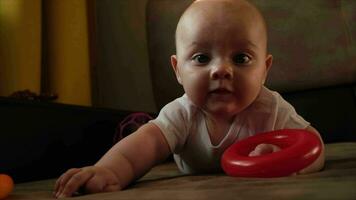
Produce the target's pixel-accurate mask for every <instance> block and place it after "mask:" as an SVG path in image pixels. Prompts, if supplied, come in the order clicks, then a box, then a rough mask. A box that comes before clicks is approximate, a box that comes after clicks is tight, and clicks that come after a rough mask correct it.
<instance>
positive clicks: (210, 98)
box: [55, 0, 324, 198]
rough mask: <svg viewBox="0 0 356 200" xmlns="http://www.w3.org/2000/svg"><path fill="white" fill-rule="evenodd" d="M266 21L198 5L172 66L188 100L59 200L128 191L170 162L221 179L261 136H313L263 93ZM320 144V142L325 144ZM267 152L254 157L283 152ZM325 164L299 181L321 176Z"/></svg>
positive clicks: (238, 1) (232, 1)
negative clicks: (237, 154)
mask: <svg viewBox="0 0 356 200" xmlns="http://www.w3.org/2000/svg"><path fill="white" fill-rule="evenodd" d="M266 32H267V31H266V25H265V22H264V19H263V17H262V15H261V14H260V12H259V11H258V10H257V9H256V7H254V6H253V5H252V4H250V3H249V2H247V1H245V0H197V1H195V2H193V3H192V4H191V5H190V7H189V8H188V9H187V10H186V11H185V12H184V14H183V15H182V16H181V18H180V20H179V22H178V25H177V30H176V55H172V57H171V64H172V67H173V69H174V72H175V74H176V77H177V80H178V82H179V83H180V84H181V85H182V86H183V88H184V91H185V94H184V95H183V96H182V97H180V98H178V99H176V100H174V101H172V102H171V103H169V104H167V105H166V106H165V107H164V108H163V109H162V110H161V112H160V113H159V116H158V117H157V118H156V119H154V120H152V121H150V122H149V123H147V124H145V125H143V126H142V127H141V128H139V129H138V130H137V131H136V132H134V133H132V134H131V135H129V136H127V137H126V138H124V139H123V140H121V141H120V142H118V143H117V144H116V145H115V146H113V147H112V148H111V149H110V150H109V151H108V152H107V153H106V154H105V155H104V156H103V157H102V158H101V159H100V160H99V161H98V162H97V163H96V164H95V165H94V166H88V167H84V168H80V169H70V170H68V171H67V172H66V173H64V174H63V175H62V176H61V177H60V178H59V179H58V180H57V182H56V185H55V196H56V197H58V198H59V197H69V196H72V195H73V193H75V192H76V191H77V190H78V189H79V188H80V187H83V188H84V189H85V191H86V192H89V193H96V192H109V191H117V190H122V189H124V188H125V187H126V186H127V185H128V184H130V183H131V182H132V181H134V180H137V179H138V178H140V177H141V176H143V175H144V174H145V173H146V172H148V171H149V170H150V169H151V168H152V167H153V166H154V165H156V164H157V163H159V162H161V161H163V160H165V159H166V158H167V157H168V156H169V155H170V154H172V153H173V154H174V159H175V161H176V164H177V166H178V168H179V169H180V170H181V171H182V172H183V173H214V172H221V167H220V157H221V155H222V153H223V152H224V150H225V149H226V148H227V147H228V146H230V145H231V144H233V143H234V142H236V141H238V140H241V139H243V138H246V137H249V136H252V135H254V134H256V133H259V132H265V131H271V130H276V129H284V128H297V129H306V130H309V131H311V132H312V133H311V134H316V135H318V136H319V138H320V135H319V133H318V132H317V130H315V129H314V128H313V127H312V126H310V124H309V123H308V122H306V121H305V120H304V119H303V118H302V117H300V116H299V115H298V114H297V113H296V111H295V110H294V108H293V107H292V106H291V105H290V104H289V103H287V102H286V101H285V100H283V98H282V97H281V96H280V95H279V94H278V93H277V92H274V91H271V90H269V89H267V88H266V87H265V86H264V83H265V80H266V77H267V73H268V71H269V69H270V67H271V65H272V55H270V54H268V52H267V33H266ZM320 140H321V138H320ZM278 150H279V148H278V147H277V146H275V145H272V144H260V145H258V146H256V148H255V149H254V150H253V151H252V152H251V153H250V154H249V155H250V156H257V155H263V154H267V153H272V152H275V151H278ZM323 165H324V147H323V148H322V153H321V155H320V156H319V158H318V159H317V160H316V161H315V162H314V163H313V164H311V165H310V166H308V167H306V168H305V169H303V170H301V171H300V172H298V173H310V172H315V171H318V170H320V169H321V168H322V167H323Z"/></svg>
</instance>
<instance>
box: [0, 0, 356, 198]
mask: <svg viewBox="0 0 356 200" xmlns="http://www.w3.org/2000/svg"><path fill="white" fill-rule="evenodd" d="M191 1H192V0H179V1H177V0H148V1H147V4H146V31H147V44H148V48H147V51H148V55H149V67H150V76H151V78H152V88H153V96H154V99H155V103H156V106H157V108H162V107H163V106H164V105H165V104H166V103H168V102H170V101H171V100H173V99H175V98H177V97H179V96H181V95H182V94H183V91H182V88H181V87H180V85H179V84H178V83H177V81H176V80H175V76H174V73H173V71H172V69H171V67H170V66H169V65H170V63H169V57H170V55H171V54H174V51H175V49H174V31H175V27H176V23H177V21H178V19H179V16H180V14H181V13H182V12H183V10H184V9H185V8H186V7H187V6H188V5H189V4H190V3H191ZM251 1H252V2H254V3H255V4H256V6H257V7H259V8H260V10H261V12H262V13H263V14H264V16H265V18H266V21H267V24H268V35H269V42H268V44H269V51H270V52H271V53H272V54H273V56H274V63H273V67H272V69H271V71H270V73H269V79H268V80H267V83H266V84H267V86H268V87H269V88H270V89H273V90H277V91H279V92H280V93H281V94H282V96H283V97H284V98H285V99H286V100H287V101H289V102H290V103H291V104H292V105H293V106H294V107H295V108H296V110H297V111H298V112H299V113H300V114H301V115H302V116H303V117H304V118H305V119H306V120H308V121H310V122H311V124H312V125H313V126H314V127H315V128H316V129H318V130H319V132H320V133H321V135H322V137H323V140H324V142H325V143H326V164H325V168H324V169H323V170H322V171H321V172H318V173H314V174H308V175H299V176H292V177H282V178H275V179H259V178H234V177H228V176H226V175H224V174H212V175H194V176H186V175H182V174H180V173H179V171H178V170H177V168H176V167H175V165H174V163H172V161H171V160H169V161H167V162H165V163H163V164H161V165H159V166H157V167H155V168H154V169H152V170H151V172H150V173H148V174H147V175H146V176H144V177H143V178H142V179H140V180H138V181H137V182H135V183H133V184H132V185H130V186H129V188H127V189H126V190H124V191H122V192H113V193H105V194H92V195H84V196H79V197H76V198H77V199H120V198H121V199H217V198H219V199H260V198H264V199H311V198H312V199H356V192H355V190H354V188H356V154H355V152H356V84H355V83H356V44H355V35H356V24H355V22H356V12H355V10H356V1H352V0H313V1H305V0H304V1H285V0H274V1H265V0H251ZM0 102H1V103H0V113H1V121H2V122H3V124H4V125H3V126H4V127H5V128H3V129H2V131H3V133H5V136H4V134H3V133H2V136H1V140H0V143H1V145H0V153H1V156H0V171H3V172H8V173H10V174H11V175H12V176H13V177H15V179H16V180H17V181H18V182H19V184H17V185H16V188H15V192H14V193H13V194H12V195H11V196H10V198H9V199H12V198H13V199H51V198H52V197H51V192H52V187H53V183H54V181H55V179H54V178H55V177H56V176H57V175H59V174H60V173H61V172H63V171H64V170H65V169H67V168H68V167H75V166H84V165H87V164H91V163H93V162H95V161H96V160H97V159H98V158H99V157H100V156H101V155H102V154H103V153H104V152H105V151H106V150H107V149H108V148H110V146H111V145H112V144H113V142H112V137H113V135H114V133H115V128H116V127H117V124H118V123H119V122H120V121H121V120H122V119H123V118H124V117H125V116H127V115H128V114H130V113H131V112H133V111H120V110H111V109H96V108H86V107H77V106H68V105H60V104H52V103H36V102H31V103H29V102H23V101H15V102H14V101H9V100H8V99H0ZM154 114H157V113H153V115H154ZM15 122H16V123H15ZM22 132H27V133H28V135H26V136H24V134H22ZM3 138H4V139H3ZM79 158H80V159H79ZM20 182H25V183H20Z"/></svg>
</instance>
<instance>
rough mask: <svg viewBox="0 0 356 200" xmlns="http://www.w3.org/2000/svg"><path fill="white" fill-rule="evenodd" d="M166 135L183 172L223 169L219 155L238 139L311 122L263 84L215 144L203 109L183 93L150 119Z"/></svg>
mask: <svg viewBox="0 0 356 200" xmlns="http://www.w3.org/2000/svg"><path fill="white" fill-rule="evenodd" d="M151 122H152V123H154V124H156V125H157V126H158V127H159V128H160V129H161V131H162V133H163V135H164V136H165V138H166V140H167V142H168V144H169V147H170V149H171V151H172V153H173V154H174V160H175V162H176V164H177V166H178V168H179V169H180V170H181V171H182V172H183V173H189V174H190V173H212V172H220V171H221V167H220V157H221V155H222V153H223V152H224V150H225V149H226V148H227V147H229V146H230V145H231V144H233V143H234V142H235V141H238V140H241V139H243V138H246V137H249V136H252V135H255V134H256V133H261V132H266V131H271V130H278V129H284V128H298V129H305V128H306V127H308V126H309V125H310V124H309V123H308V122H307V121H305V120H304V119H303V118H302V117H301V116H299V115H298V114H297V113H296V111H295V109H294V108H293V106H292V105H290V104H289V103H288V102H286V101H285V100H284V99H283V98H282V97H281V95H280V94H278V93H277V92H274V91H271V90H269V89H267V88H266V87H262V89H261V92H260V94H259V95H258V97H257V98H256V100H255V101H254V102H253V103H252V104H251V105H250V106H249V107H248V108H246V109H245V110H244V111H242V112H241V113H239V114H238V115H237V116H236V117H235V119H234V121H233V123H232V124H231V126H230V129H229V131H228V133H227V134H226V136H225V137H224V138H223V139H222V141H221V142H220V144H218V145H212V143H211V141H210V137H209V133H208V129H207V126H206V122H205V118H204V115H203V112H202V111H201V110H200V109H199V108H198V107H196V106H195V105H194V104H193V103H192V102H191V101H190V100H189V99H188V97H187V95H186V94H184V95H183V96H182V97H180V98H177V99H175V100H174V101H172V102H170V103H169V104H167V105H166V106H164V107H163V108H162V110H161V111H160V113H159V115H158V117H157V118H156V119H154V120H152V121H151Z"/></svg>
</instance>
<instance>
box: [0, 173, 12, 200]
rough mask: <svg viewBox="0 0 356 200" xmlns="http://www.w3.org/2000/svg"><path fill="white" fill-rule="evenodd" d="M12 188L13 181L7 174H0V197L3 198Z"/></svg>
mask: <svg viewBox="0 0 356 200" xmlns="http://www.w3.org/2000/svg"><path fill="white" fill-rule="evenodd" d="M13 189H14V181H13V180H12V178H11V177H10V176H9V175H6V174H0V199H5V198H6V197H7V196H9V194H10V193H11V192H12V190H13Z"/></svg>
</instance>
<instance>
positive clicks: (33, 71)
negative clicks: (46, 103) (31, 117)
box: [0, 0, 41, 96]
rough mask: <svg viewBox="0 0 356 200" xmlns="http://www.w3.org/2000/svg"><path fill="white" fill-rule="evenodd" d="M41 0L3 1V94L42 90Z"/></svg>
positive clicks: (0, 17)
mask: <svg viewBox="0 0 356 200" xmlns="http://www.w3.org/2000/svg"><path fill="white" fill-rule="evenodd" d="M40 76H41V0H0V95H1V96H8V95H10V94H12V93H13V92H15V91H18V90H25V89H29V90H31V91H33V92H36V93H39V92H40V88H41V82H40V80H41V78H40Z"/></svg>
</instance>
